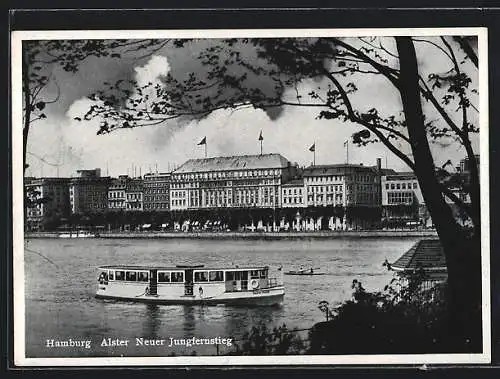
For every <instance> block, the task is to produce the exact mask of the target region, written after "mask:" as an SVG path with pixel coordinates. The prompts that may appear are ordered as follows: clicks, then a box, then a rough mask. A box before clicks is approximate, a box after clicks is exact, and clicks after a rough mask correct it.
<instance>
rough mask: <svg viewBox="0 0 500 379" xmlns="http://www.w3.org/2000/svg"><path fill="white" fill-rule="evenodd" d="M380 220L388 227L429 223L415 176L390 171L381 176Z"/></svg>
mask: <svg viewBox="0 0 500 379" xmlns="http://www.w3.org/2000/svg"><path fill="white" fill-rule="evenodd" d="M381 187H382V209H383V212H382V222H383V224H384V225H385V226H389V227H391V226H392V227H404V226H418V225H427V226H429V225H431V224H432V220H431V219H430V216H429V212H428V211H427V208H426V207H425V201H424V197H423V195H422V191H421V190H420V184H419V183H418V179H417V176H416V175H415V174H414V173H413V172H392V173H387V175H384V176H382V181H381Z"/></svg>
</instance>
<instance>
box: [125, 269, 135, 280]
mask: <svg viewBox="0 0 500 379" xmlns="http://www.w3.org/2000/svg"><path fill="white" fill-rule="evenodd" d="M125 280H126V281H127V282H136V281H137V272H135V271H126V272H125Z"/></svg>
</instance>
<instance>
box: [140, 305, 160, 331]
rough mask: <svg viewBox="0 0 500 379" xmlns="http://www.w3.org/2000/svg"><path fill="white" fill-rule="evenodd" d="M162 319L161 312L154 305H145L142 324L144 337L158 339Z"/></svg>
mask: <svg viewBox="0 0 500 379" xmlns="http://www.w3.org/2000/svg"><path fill="white" fill-rule="evenodd" d="M161 319H162V311H161V309H160V307H159V306H158V305H156V304H147V307H146V318H145V322H144V335H146V336H151V337H158V336H159V331H160V326H161Z"/></svg>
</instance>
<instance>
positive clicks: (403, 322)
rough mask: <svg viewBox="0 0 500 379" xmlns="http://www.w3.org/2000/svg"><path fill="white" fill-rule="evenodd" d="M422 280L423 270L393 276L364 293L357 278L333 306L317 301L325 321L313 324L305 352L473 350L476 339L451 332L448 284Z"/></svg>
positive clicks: (375, 352)
mask: <svg viewBox="0 0 500 379" xmlns="http://www.w3.org/2000/svg"><path fill="white" fill-rule="evenodd" d="M426 284H428V281H427V278H426V277H425V273H423V271H421V270H420V271H418V272H416V273H415V274H413V275H411V276H409V277H404V278H401V277H397V278H394V279H393V280H392V281H391V283H390V284H389V285H387V286H386V287H385V288H384V290H383V291H381V292H367V291H366V290H365V289H364V288H363V286H362V285H361V283H360V282H359V281H357V280H354V281H353V284H352V288H353V290H354V292H353V297H352V299H351V300H348V301H345V302H344V303H342V304H341V305H340V306H338V307H336V308H333V309H332V308H330V307H329V306H328V303H327V302H325V301H323V302H321V303H320V304H319V307H320V309H321V310H322V311H323V312H324V313H325V315H326V319H327V321H326V322H321V323H318V324H316V325H314V327H313V328H312V330H311V332H310V335H309V339H310V348H309V350H308V353H309V354H424V353H460V352H470V351H472V350H473V346H474V343H473V342H474V341H471V340H470V339H467V338H465V337H462V338H460V336H453V335H452V333H450V330H449V327H448V313H447V304H446V298H445V291H446V286H445V285H444V284H437V285H434V286H432V287H430V288H429V286H426ZM478 337H480V336H478ZM477 340H480V338H478V339H477ZM475 342H477V341H475Z"/></svg>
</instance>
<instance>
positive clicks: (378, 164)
mask: <svg viewBox="0 0 500 379" xmlns="http://www.w3.org/2000/svg"><path fill="white" fill-rule="evenodd" d="M377 171H379V172H380V171H382V158H377Z"/></svg>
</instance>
